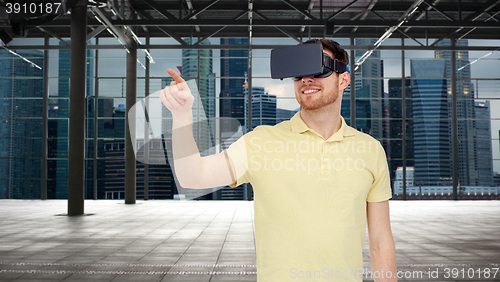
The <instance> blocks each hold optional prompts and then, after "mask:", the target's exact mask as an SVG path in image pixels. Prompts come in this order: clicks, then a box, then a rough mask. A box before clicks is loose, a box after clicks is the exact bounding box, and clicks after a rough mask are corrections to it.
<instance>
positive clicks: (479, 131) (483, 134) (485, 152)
mask: <svg viewBox="0 0 500 282" xmlns="http://www.w3.org/2000/svg"><path fill="white" fill-rule="evenodd" d="M474 106H475V111H474V112H475V121H476V126H475V128H476V134H475V135H474V136H475V139H476V148H477V161H476V162H475V165H476V169H477V174H478V175H477V185H478V186H491V185H492V184H493V160H492V159H493V157H492V149H491V115H490V101H485V102H479V101H475V102H474Z"/></svg>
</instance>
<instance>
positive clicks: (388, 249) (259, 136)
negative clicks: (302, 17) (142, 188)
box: [160, 39, 397, 282]
mask: <svg viewBox="0 0 500 282" xmlns="http://www.w3.org/2000/svg"><path fill="white" fill-rule="evenodd" d="M311 43H313V44H314V43H316V44H317V43H320V44H321V46H322V49H323V50H322V52H323V53H322V54H321V55H322V56H323V59H324V60H325V62H332V65H333V62H334V60H336V61H337V62H335V64H338V66H340V67H339V68H338V69H332V65H330V64H326V65H325V67H324V69H323V71H322V72H321V73H316V74H310V75H304V76H299V77H292V80H293V81H294V82H293V83H294V88H295V97H296V99H297V101H298V103H299V104H300V105H301V110H300V112H298V113H296V114H295V116H294V117H292V118H291V119H290V120H289V121H284V122H281V123H279V124H277V125H275V126H258V127H257V128H255V129H254V130H253V131H251V132H249V133H247V134H245V135H244V136H243V137H241V138H240V139H239V140H238V141H236V142H234V143H233V144H232V145H231V146H230V147H229V148H228V149H227V150H224V151H223V152H221V153H219V154H215V155H211V156H206V157H201V156H200V154H199V151H198V148H197V146H196V143H195V141H194V138H193V133H192V119H193V113H192V109H191V108H192V105H193V101H194V97H193V96H192V94H191V92H190V90H189V88H188V87H187V84H186V82H185V81H184V79H182V78H181V77H180V75H179V74H178V73H176V72H175V71H173V70H171V69H169V70H167V72H168V73H169V74H170V75H171V76H172V77H173V79H174V81H172V83H171V84H170V86H167V87H165V89H163V90H162V91H160V98H161V100H162V102H163V103H164V105H165V106H166V107H167V108H168V109H169V110H170V111H171V112H172V116H173V133H172V147H173V157H174V170H175V173H176V176H177V178H178V180H179V183H180V185H181V186H182V187H184V188H195V189H201V188H211V187H217V186H225V185H230V186H231V187H236V186H238V185H241V184H243V183H247V182H249V183H251V184H252V187H253V189H254V209H255V216H254V220H255V242H256V253H257V281H258V282H281V281H297V279H298V280H299V281H300V278H306V280H307V281H330V280H334V281H362V280H363V256H362V250H363V244H364V240H365V231H366V226H368V234H369V251H370V258H371V267H372V272H373V274H374V275H372V277H377V276H378V277H379V278H375V281H397V278H396V276H397V274H396V257H395V244H394V239H393V236H392V231H391V227H390V219H389V202H388V199H390V198H391V197H392V193H391V187H390V178H389V171H388V167H387V160H386V155H385V152H384V149H383V148H382V146H381V145H380V142H378V141H377V140H375V139H374V138H373V137H371V136H369V135H367V134H365V133H361V132H359V131H357V130H356V129H354V128H352V127H350V126H348V125H347V124H346V122H345V120H344V118H343V117H342V116H341V115H340V109H341V101H342V95H343V92H344V89H345V88H346V87H347V86H348V85H349V83H350V74H349V72H348V71H346V70H347V68H346V66H347V64H348V62H349V58H348V55H347V52H346V51H345V50H344V49H342V48H341V47H340V45H339V44H338V43H337V42H335V41H333V40H326V39H321V40H319V39H315V40H309V41H307V42H306V43H305V44H311ZM303 44H304V43H303ZM319 50H320V51H319V52H320V53H321V48H320V49H319ZM306 55H307V54H304V56H306ZM325 58H326V59H325ZM294 59H296V58H289V60H294ZM283 144H285V145H283ZM283 146H286V147H287V148H283ZM181 156H182V157H181ZM389 276H390V277H389Z"/></svg>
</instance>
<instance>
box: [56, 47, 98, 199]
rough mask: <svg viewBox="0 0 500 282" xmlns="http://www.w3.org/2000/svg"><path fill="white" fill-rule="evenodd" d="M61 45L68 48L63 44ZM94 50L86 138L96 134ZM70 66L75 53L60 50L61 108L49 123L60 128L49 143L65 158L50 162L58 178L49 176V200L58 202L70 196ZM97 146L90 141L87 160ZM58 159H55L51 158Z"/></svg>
mask: <svg viewBox="0 0 500 282" xmlns="http://www.w3.org/2000/svg"><path fill="white" fill-rule="evenodd" d="M59 44H60V45H65V44H64V43H63V42H60V43H59ZM94 61H95V57H94V50H87V69H86V75H87V82H86V92H85V95H86V97H87V117H88V118H86V123H85V137H86V138H91V137H93V133H94V120H93V117H94V112H93V108H94V107H89V106H88V105H89V104H91V103H92V102H90V101H93V99H94V73H95V72H94V66H95V63H94ZM70 65H71V50H69V49H61V50H59V75H58V76H59V78H58V93H57V95H56V97H54V98H59V99H54V100H53V101H54V102H56V103H55V105H57V107H58V109H57V112H55V113H54V118H58V119H54V120H49V124H50V123H51V122H52V124H53V125H54V126H57V128H52V130H51V132H52V134H53V135H52V136H51V137H50V138H51V139H49V140H48V142H49V144H52V148H53V152H54V153H55V156H56V157H57V158H63V159H61V160H49V161H48V163H47V168H48V171H49V174H51V175H53V177H54V178H50V177H47V179H48V182H47V191H48V195H47V196H48V197H49V196H50V197H52V196H53V197H54V198H55V199H67V197H68V169H67V168H68V160H67V157H68V146H69V140H68V138H69V132H68V130H69V99H60V98H69V94H70V75H71V74H70V72H71V69H70ZM93 150H94V144H93V142H87V147H86V150H85V151H86V156H85V157H86V158H91V157H92V156H93V155H89V152H93ZM50 157H54V155H53V156H49V158H50ZM85 168H86V170H85V197H86V198H93V191H94V189H93V166H92V163H91V162H90V161H89V160H86V161H85Z"/></svg>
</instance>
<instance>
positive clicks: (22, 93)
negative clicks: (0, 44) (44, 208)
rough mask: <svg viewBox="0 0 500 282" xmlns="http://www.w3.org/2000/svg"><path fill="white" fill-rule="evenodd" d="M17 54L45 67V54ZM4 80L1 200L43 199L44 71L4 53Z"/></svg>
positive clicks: (0, 95) (0, 73) (0, 82)
mask: <svg viewBox="0 0 500 282" xmlns="http://www.w3.org/2000/svg"><path fill="white" fill-rule="evenodd" d="M17 53H18V54H19V55H21V56H23V57H26V58H28V59H29V60H30V61H32V62H33V63H35V64H37V65H39V66H43V53H42V52H40V51H36V50H30V51H28V50H26V51H18V52H17ZM0 77H2V79H0V117H1V118H2V119H1V121H0V198H7V199H33V198H40V188H41V180H40V178H41V170H40V169H39V168H40V167H41V158H42V140H41V137H42V126H41V125H42V113H43V100H42V98H43V70H40V69H38V68H36V67H33V66H31V64H30V63H28V62H26V61H24V60H23V59H21V58H19V57H17V56H15V55H13V54H11V53H10V52H8V51H7V50H0ZM19 98H21V99H19ZM22 98H27V99H22Z"/></svg>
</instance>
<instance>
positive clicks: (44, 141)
mask: <svg viewBox="0 0 500 282" xmlns="http://www.w3.org/2000/svg"><path fill="white" fill-rule="evenodd" d="M48 46H49V37H47V36H46V37H45V47H48ZM48 117H49V50H48V49H45V50H44V51H43V120H42V186H41V191H40V199H42V200H47V151H48V148H47V147H48V144H47V137H48V132H49V129H48V128H49V126H48Z"/></svg>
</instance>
